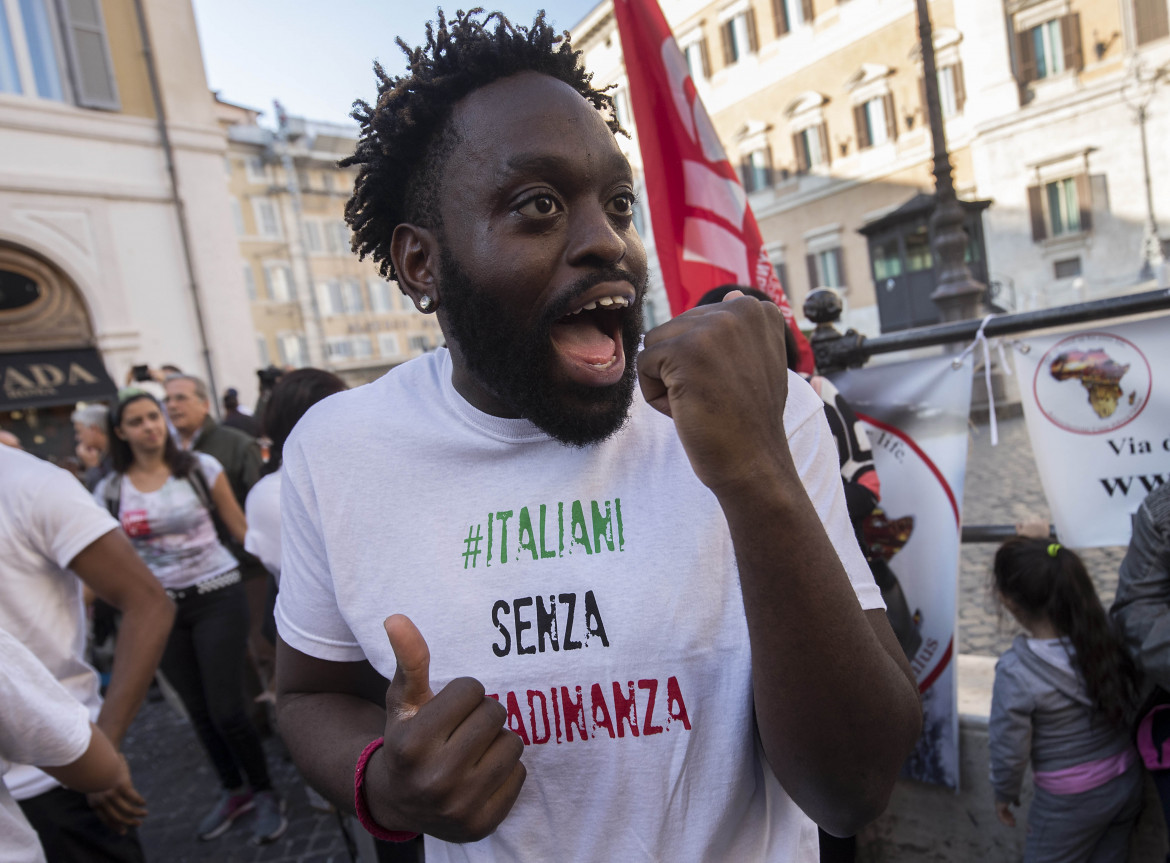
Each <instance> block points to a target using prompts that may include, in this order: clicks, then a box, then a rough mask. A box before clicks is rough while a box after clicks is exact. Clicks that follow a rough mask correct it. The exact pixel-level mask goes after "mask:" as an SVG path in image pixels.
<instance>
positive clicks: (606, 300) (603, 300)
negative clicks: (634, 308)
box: [573, 295, 630, 315]
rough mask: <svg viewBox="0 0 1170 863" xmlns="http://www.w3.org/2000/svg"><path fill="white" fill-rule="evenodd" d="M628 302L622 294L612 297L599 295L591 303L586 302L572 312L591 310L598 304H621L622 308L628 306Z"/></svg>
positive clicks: (577, 313)
mask: <svg viewBox="0 0 1170 863" xmlns="http://www.w3.org/2000/svg"><path fill="white" fill-rule="evenodd" d="M629 304H630V301H629V299H628V298H626V297H622V296H616V295H615V296H612V297H600V298H598V299H596V300H594V301H593V302H591V303H586V304H585V305H583V306H582V307H581V308H579V309H577V311H575V312H573V314H574V315H579V314H581V312H588V311H592V310H593V309H596V308H597V307H598V306H622V307H623V308H624V307H626V306H628V305H629Z"/></svg>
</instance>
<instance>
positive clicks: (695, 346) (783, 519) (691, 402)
mask: <svg viewBox="0 0 1170 863" xmlns="http://www.w3.org/2000/svg"><path fill="white" fill-rule="evenodd" d="M638 365H639V371H640V382H641V386H642V392H643V395H644V396H645V398H646V400H647V401H648V402H649V403H650V404H651V405H652V406H653V407H655V408H656V409H658V410H660V411H662V412H663V413H665V414H667V415H668V416H671V417H673V419H674V422H675V427H676V429H677V431H678V435H679V438H680V440H681V441H682V443H683V446H684V448H685V449H686V452H687V455H688V457H689V459H690V462H691V466H692V468H693V469H694V471H695V473H696V475H697V476H698V478H699V479H700V480H701V481H702V482H703V483H704V484H705V485H706V486H707V487H708V488H709V489H711V491H712V492H713V493H714V494H715V496H716V498H717V499H718V500H719V503H720V505H721V507H722V509H723V512H724V515H725V517H726V519H727V524H728V527H729V529H730V531H731V538H732V542H733V544H734V547H735V556H736V560H737V563H738V568H739V576H740V583H741V586H742V591H743V600H744V610H745V615H746V618H747V625H748V635H749V638H750V641H751V648H752V682H753V695H754V698H755V710H756V720H757V724H758V727H759V733H760V738H761V742H762V744H763V748H764V753H765V755H766V757H767V760H768V763H769V765H770V766H771V768H772V770H773V772H774V773H775V775H776V777H777V779H779V781H780V783H781V784H782V785H783V786H784V788H785V790H786V791H787V792H788V793H789V795H790V796H791V797H792V799H793V800H794V801H795V802H796V803H797V805H799V806H800V807H801V808H802V809H803V810H804V811H805V812H806V813H807V814H808V815H809V816H810V817H811V818H812V819H813V820H814V821H816V822H817V823H818V824H819V825H821V826H822V827H823V828H824V829H825V830H826V831H828V832H830V833H835V834H838V835H848V834H851V833H854V832H856V831H857V830H858V829H859V828H860V827H861V826H863V825H864V824H865V823H866V822H868V821H869V820H872V819H873V818H874V817H876V816H877V815H878V814H880V813H881V811H882V810H883V809H884V808H885V806H886V803H887V802H888V800H889V795H890V793H891V791H892V790H893V786H894V781H895V780H896V778H897V776H898V772H899V770H900V768H901V766H902V763H903V761H904V760H905V758H906V756H907V755H908V754H909V753H910V751H911V749H912V748H913V746H914V742H915V741H916V740H917V738H918V735H919V733H920V732H921V727H922V710H921V706H920V704H919V700H918V692H917V686H916V684H915V682H914V676H913V673H912V672H911V670H910V667H909V665H908V664H907V662H906V659H905V657H904V656H903V654H902V651H901V649H900V647H899V646H898V642H897V639H896V638H895V637H894V634H893V632H892V631H891V630H890V627H889V623H888V621H887V620H886V616H885V613H884V612H883V611H881V610H880V609H874V610H870V611H863V610H862V609H861V607H860V604H859V603H858V600H857V595H856V593H855V591H854V589H853V586H852V584H851V583H850V581H849V578H848V576H847V575H846V572H845V569H844V567H843V566H842V564H841V561H840V558H839V557H838V555H837V552H836V550H835V549H834V547H833V545H832V543H831V542H830V540H829V537H828V535H827V533H826V531H825V528H824V526H823V525H822V523H821V520H820V517H819V516H818V514H817V512H816V510H815V509H814V507H813V504H812V502H811V501H810V499H809V496H808V494H807V493H806V491H805V488H804V485H803V483H802V479H801V470H800V468H802V467H807V465H799V466H798V465H797V464H796V463H795V461H794V459H793V454H792V452H791V451H790V448H789V441H788V436H787V434H786V430H785V429H784V427H783V420H782V417H783V415H784V405H785V401H786V399H787V393H788V371H787V368H786V367H785V362H784V336H783V326H782V318H781V315H780V311H779V309H778V308H776V307H775V306H774V305H772V304H770V303H760V302H757V301H756V300H753V299H750V298H743V297H740V298H738V299H736V298H735V297H734V295H730V296H729V298H728V300H725V301H724V302H723V303H720V304H717V305H712V306H704V307H701V308H698V309H694V310H692V311H690V312H687V313H686V314H683V315H680V316H679V317H677V318H674V319H673V320H671V321H669V322H667V323H666V324H664V325H662V326H660V327H658V328H656V329H655V330H652V331H651V332H650V333H648V334H647V336H646V339H645V350H644V351H643V352H642V354H641V356H640V357H639V360H638ZM814 455H815V457H816V458H818V459H822V460H827V461H826V465H825V466H827V469H828V476H830V477H832V478H833V481H834V482H836V484H837V489H838V491H839V488H840V481H839V479H837V478H836V474H837V470H838V462H837V459H836V457H835V452H833V451H831V450H828V451H826V450H824V449H822V451H820V452H819V453H815V454H814ZM821 474H822V475H824V474H825V471H824V470H821Z"/></svg>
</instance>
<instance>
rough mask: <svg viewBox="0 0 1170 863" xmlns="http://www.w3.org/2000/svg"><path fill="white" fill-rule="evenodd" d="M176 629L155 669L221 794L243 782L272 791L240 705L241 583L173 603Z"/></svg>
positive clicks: (244, 629)
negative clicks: (183, 713) (185, 717)
mask: <svg viewBox="0 0 1170 863" xmlns="http://www.w3.org/2000/svg"><path fill="white" fill-rule="evenodd" d="M175 606H176V609H175V625H174V627H173V628H172V629H171V635H170V638H169V639H168V640H167V646H166V650H165V651H164V652H163V657H162V662H160V663H159V668H160V670H161V671H162V673H163V674H165V675H166V678H167V681H168V682H169V683H170V684H171V686H173V687H174V688H175V691H176V692H177V693H178V694H179V698H180V699H182V701H183V706H184V707H186V708H187V713H188V714H189V715H190V717H191V724H192V725H194V726H195V733H196V734H197V735H198V736H199V742H200V743H202V744H203V748H204V749H205V750H206V751H207V755H208V757H209V758H210V759H211V763H212V765H213V766H214V767H215V772H216V773H217V774H218V775H219V781H220V782H221V783H222V785H223V787H224V788H239V787H240V786H241V785H242V784H243V777H242V776H241V771H243V774H244V776H246V777H247V780H248V784H249V785H250V786H251V787H252V788H253V790H256V791H266V790H268V789H269V788H271V787H272V782H271V780H270V779H269V778H268V762H267V760H266V759H265V755H264V748H263V746H262V745H261V743H260V735H259V734H258V733H257V732H256V728H255V726H253V725H252V721H251V720H250V719H249V718H248V710H247V704H246V703H245V700H244V676H243V670H244V662H245V661H247V660H246V653H245V650H246V644H247V640H248V603H247V599H246V598H245V596H244V585H243V583H237V584H232V585H229V586H228V587H222V588H220V589H219V590H215V591H212V592H210V593H204V594H194V595H191V596H186V597H183V598H182V599H179V600H177V601H176V602H175Z"/></svg>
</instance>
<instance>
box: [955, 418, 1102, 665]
mask: <svg viewBox="0 0 1170 863" xmlns="http://www.w3.org/2000/svg"><path fill="white" fill-rule="evenodd" d="M1030 518H1045V519H1047V518H1050V513H1049V511H1048V503H1047V501H1046V500H1045V499H1044V491H1043V489H1042V488H1041V486H1040V476H1039V474H1038V473H1037V472H1036V464H1035V462H1034V461H1033V460H1032V445H1031V443H1030V442H1029V441H1028V432H1027V429H1026V428H1025V426H1024V418H1023V417H1022V416H1017V417H1012V418H1009V419H1006V420H1004V419H1001V420H1000V421H999V445H998V446H995V447H993V446H992V445H991V435H990V431H989V428H988V426H987V425H986V424H980V425H975V426H972V428H971V435H970V446H969V448H968V456H967V482H966V485H965V487H964V489H963V523H964V524H1015V523H1017V522H1020V521H1023V520H1025V519H1030ZM997 547H998V546H997V544H996V543H990V542H989V543H964V544H963V546H962V551H961V553H960V557H959V652H960V653H975V654H981V655H984V656H999V655H1000V654H1001V653H1003V652H1004V651H1005V650H1007V649H1008V647H1009V646H1010V645H1011V641H1012V638H1013V637H1014V636H1015V634H1016V633H1017V632H1019V631H1020V630H1019V629H1018V627H1017V626H1016V625H1015V621H1014V620H1012V618H1011V615H1009V614H1008V613H1007V612H1006V611H1005V612H1004V614H1003V620H1002V622H1001V621H999V620H997V617H998V615H997V614H996V609H995V604H994V603H993V602H992V600H991V594H990V592H989V590H988V585H989V584H990V580H991V561H992V558H993V557H994V556H995V550H996V548H997ZM1078 554H1080V556H1081V559H1082V560H1083V561H1084V562H1085V568H1086V569H1087V570H1088V571H1089V575H1090V577H1092V579H1093V583H1094V585H1095V586H1096V588H1097V593H1098V594H1099V595H1100V597H1101V601H1102V602H1103V603H1104V604H1105V607H1106V608H1108V607H1109V604H1110V603H1111V602H1113V594H1114V593H1115V592H1116V591H1117V570H1118V567H1119V566H1120V565H1121V559H1122V558H1123V557H1124V556H1125V547H1124V546H1121V547H1114V548H1090V549H1083V550H1079V551H1078Z"/></svg>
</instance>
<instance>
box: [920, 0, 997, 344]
mask: <svg viewBox="0 0 1170 863" xmlns="http://www.w3.org/2000/svg"><path fill="white" fill-rule="evenodd" d="M916 6H917V8H918V39H919V41H920V42H921V44H922V74H923V78H924V81H923V83H924V89H925V91H926V115H927V120H928V122H929V124H930V138H931V142H932V144H933V146H934V187H935V192H934V197H935V208H934V213H933V214H932V215H931V217H930V229H931V234H932V235H933V238H934V239H933V243H932V245H933V253H934V261H935V273H936V275H937V285H936V287H935V289H934V292H933V293H931V295H930V298H931V300H933V301H934V303H935V305H937V306H938V307H939V310H940V311H941V312H942V317H943V320H944V321H957V320H966V319H968V318H974V317H977V316H978V315H979V312H980V308H981V306H982V301H983V297H984V295H985V294H986V291H987V287H986V286H985V285H983V284H982V283H980V282H979V280H978V279H976V278H975V277H974V276H973V275H972V274H971V269H970V268H969V267H968V266H967V260H966V256H967V234H966V232H965V231H964V230H963V210H962V208H961V207H960V206H959V201H958V198H957V197H956V195H955V184H954V180H953V179H952V168H951V157H950V154H949V153H948V152H947V137H946V131H945V129H944V128H943V117H942V106H941V105H940V103H939V98H938V71H937V67H936V65H935V59H934V35H933V31H932V28H931V24H930V12H929V10H928V9H927V6H926V0H916Z"/></svg>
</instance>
